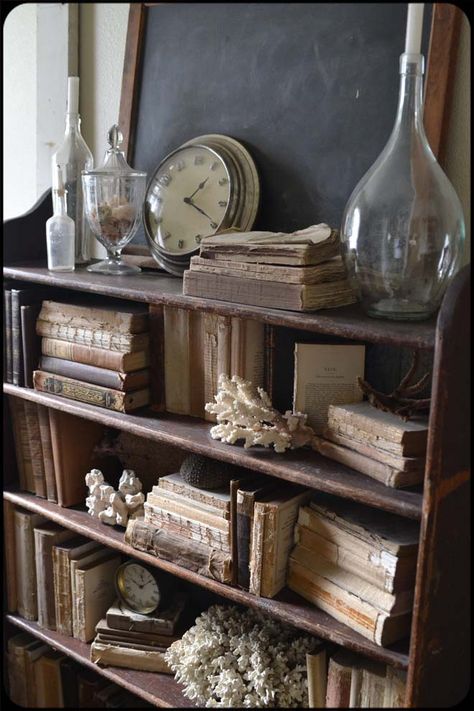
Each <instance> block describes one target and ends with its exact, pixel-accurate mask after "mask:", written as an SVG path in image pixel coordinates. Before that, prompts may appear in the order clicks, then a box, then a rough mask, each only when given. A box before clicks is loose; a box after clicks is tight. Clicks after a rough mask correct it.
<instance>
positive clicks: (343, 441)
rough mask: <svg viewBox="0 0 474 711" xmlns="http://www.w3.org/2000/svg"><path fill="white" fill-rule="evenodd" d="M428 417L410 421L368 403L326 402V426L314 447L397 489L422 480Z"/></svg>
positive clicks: (327, 455)
mask: <svg viewBox="0 0 474 711" xmlns="http://www.w3.org/2000/svg"><path fill="white" fill-rule="evenodd" d="M427 439H428V419H427V418H426V417H424V416H423V417H422V416H417V417H414V418H411V419H410V420H406V421H405V420H403V419H402V418H401V417H398V416H397V415H394V414H392V413H390V412H383V411H382V410H378V409H376V408H375V407H373V406H372V405H370V404H369V403H368V402H358V403H353V404H347V405H330V406H329V411H328V421H327V426H326V428H325V429H324V432H323V436H322V437H316V438H315V440H314V445H313V446H314V447H315V449H317V451H318V452H320V454H323V455H324V456H326V457H330V458H331V459H335V460H336V461H338V462H341V463H342V464H346V465H347V466H349V467H352V468H353V469H356V470H357V471H360V472H362V473H363V474H366V475H367V476H370V477H372V478H373V479H377V480H378V481H381V482H382V483H384V484H385V485H386V486H391V487H396V488H401V487H406V486H413V485H415V484H419V483H420V482H422V481H423V473H424V469H425V459H426V444H427Z"/></svg>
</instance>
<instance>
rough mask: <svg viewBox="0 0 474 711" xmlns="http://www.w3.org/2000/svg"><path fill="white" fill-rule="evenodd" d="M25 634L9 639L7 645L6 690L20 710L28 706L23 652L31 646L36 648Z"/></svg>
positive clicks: (32, 639) (34, 641)
mask: <svg viewBox="0 0 474 711" xmlns="http://www.w3.org/2000/svg"><path fill="white" fill-rule="evenodd" d="M38 644H40V643H38V641H37V640H35V639H34V638H33V637H32V636H31V635H30V634H28V633H27V632H21V633H20V634H16V635H14V636H13V637H10V639H9V640H8V645H7V652H8V656H7V661H8V690H9V697H10V699H11V700H12V701H13V702H14V703H15V704H17V705H18V706H20V707H22V708H26V707H28V706H29V704H28V693H27V684H26V683H25V682H26V680H27V677H26V664H25V652H26V650H27V649H31V648H32V647H33V646H35V647H36V646H38Z"/></svg>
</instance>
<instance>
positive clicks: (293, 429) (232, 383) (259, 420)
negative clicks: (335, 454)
mask: <svg viewBox="0 0 474 711" xmlns="http://www.w3.org/2000/svg"><path fill="white" fill-rule="evenodd" d="M214 399H215V402H209V403H207V404H206V406H205V409H206V410H207V412H211V413H213V414H215V415H216V418H217V422H218V424H217V425H215V426H214V427H212V428H211V437H212V438H213V439H220V440H222V441H223V442H228V443H229V444H234V443H235V442H237V441H238V440H239V439H243V440H244V447H245V448H246V449H248V448H249V447H251V446H253V445H262V446H263V447H270V446H272V445H273V447H274V449H275V452H284V451H285V450H286V449H296V448H297V447H304V446H305V445H306V444H311V442H312V439H313V437H314V431H313V430H312V428H311V427H309V425H307V424H306V420H307V415H304V414H303V413H301V412H291V411H290V410H287V411H286V412H285V414H284V415H282V414H281V413H280V412H278V410H275V408H274V407H272V403H271V401H270V398H269V397H268V395H267V393H266V392H265V390H263V389H262V388H256V387H254V386H253V385H252V383H250V382H248V381H247V380H244V379H243V378H240V377H239V376H238V375H233V376H232V378H229V377H228V376H227V375H225V374H221V375H220V377H219V389H218V391H217V395H215V396H214Z"/></svg>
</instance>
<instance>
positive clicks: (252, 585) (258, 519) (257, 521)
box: [249, 502, 265, 595]
mask: <svg viewBox="0 0 474 711" xmlns="http://www.w3.org/2000/svg"><path fill="white" fill-rule="evenodd" d="M264 534H265V509H264V508H263V507H262V505H260V504H259V503H258V502H256V503H255V505H254V509H253V524H252V538H251V543H250V564H249V568H250V582H249V591H250V592H251V593H253V594H254V595H260V590H261V585H262V564H263V542H264V540H265V537H264Z"/></svg>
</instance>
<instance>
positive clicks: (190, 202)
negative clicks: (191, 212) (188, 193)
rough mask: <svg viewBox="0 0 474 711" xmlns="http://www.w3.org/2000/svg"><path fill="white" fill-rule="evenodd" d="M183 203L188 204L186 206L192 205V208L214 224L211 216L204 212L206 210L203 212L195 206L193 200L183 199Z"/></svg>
mask: <svg viewBox="0 0 474 711" xmlns="http://www.w3.org/2000/svg"><path fill="white" fill-rule="evenodd" d="M183 201H184V202H185V203H186V205H191V207H194V208H195V209H196V210H197V211H198V212H200V213H201V215H204V217H207V219H208V220H210V221H211V222H214V220H213V219H212V217H209V215H208V214H207V213H206V212H204V210H201V208H200V207H198V206H197V205H195V204H194V203H193V201H192V200H191V198H183Z"/></svg>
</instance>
